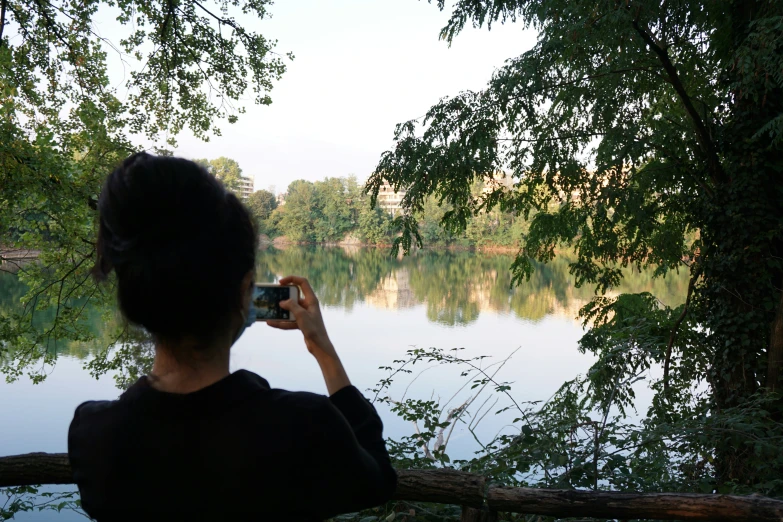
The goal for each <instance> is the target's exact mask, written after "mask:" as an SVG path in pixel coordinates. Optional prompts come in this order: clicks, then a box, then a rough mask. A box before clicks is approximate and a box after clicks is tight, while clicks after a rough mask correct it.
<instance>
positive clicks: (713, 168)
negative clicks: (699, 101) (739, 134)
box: [631, 17, 726, 182]
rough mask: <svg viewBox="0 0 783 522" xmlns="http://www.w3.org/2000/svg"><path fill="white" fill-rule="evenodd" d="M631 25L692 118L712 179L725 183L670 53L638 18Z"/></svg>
mask: <svg viewBox="0 0 783 522" xmlns="http://www.w3.org/2000/svg"><path fill="white" fill-rule="evenodd" d="M631 24H632V25H633V28H634V29H635V30H636V32H637V33H639V36H641V37H642V40H644V42H645V43H646V44H647V45H648V46H649V47H650V49H652V51H653V52H654V53H655V54H656V55H658V58H659V59H660V61H661V64H662V65H663V69H664V70H665V71H666V73H667V74H668V75H669V82H670V83H671V84H672V87H674V90H675V91H676V92H677V95H678V96H679V97H680V101H681V102H682V104H683V106H684V107H685V111H686V112H687V113H688V116H690V118H691V121H693V126H694V127H696V139H697V141H698V142H699V146H700V147H701V149H702V153H703V154H704V156H705V157H706V159H707V165H708V166H709V169H710V177H711V178H712V181H713V182H722V181H725V179H726V173H725V172H724V171H723V166H722V165H721V163H720V160H719V159H718V153H717V151H716V149H715V144H714V143H713V141H712V138H711V137H710V133H709V131H708V130H707V126H706V125H705V124H704V121H703V120H702V119H701V116H699V113H698V111H697V110H696V107H694V105H693V102H692V101H691V98H690V96H689V95H688V92H687V91H686V90H685V86H683V84H682V81H680V76H679V74H678V73H677V67H675V65H674V64H673V63H672V61H671V59H670V58H669V53H668V52H667V51H666V49H664V48H662V47H661V46H660V45H658V44H657V43H656V42H655V39H654V38H653V37H652V35H650V33H648V32H647V31H646V30H644V29H643V28H642V27H641V26H640V25H639V20H638V17H637V19H635V20H633V21H632V22H631Z"/></svg>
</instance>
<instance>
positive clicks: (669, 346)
mask: <svg viewBox="0 0 783 522" xmlns="http://www.w3.org/2000/svg"><path fill="white" fill-rule="evenodd" d="M699 272H700V271H699V268H698V267H697V268H695V269H694V272H693V275H692V276H691V280H690V282H688V295H687V296H686V297H685V306H683V307H682V313H681V314H680V317H678V318H677V320H676V321H675V322H674V326H673V327H672V332H671V334H670V335H669V344H667V345H666V356H665V358H664V360H663V394H664V396H666V397H668V395H669V364H670V363H671V359H672V346H674V340H675V339H676V338H677V330H678V329H679V328H680V324H682V321H683V320H684V319H685V315H686V314H687V313H688V305H689V304H690V302H691V295H692V294H693V286H694V285H695V284H696V280H697V279H698V278H699Z"/></svg>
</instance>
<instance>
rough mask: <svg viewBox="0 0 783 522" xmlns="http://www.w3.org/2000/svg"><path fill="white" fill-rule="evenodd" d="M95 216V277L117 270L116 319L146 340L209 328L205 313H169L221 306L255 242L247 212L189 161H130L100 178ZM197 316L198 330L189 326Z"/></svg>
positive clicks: (251, 258)
mask: <svg viewBox="0 0 783 522" xmlns="http://www.w3.org/2000/svg"><path fill="white" fill-rule="evenodd" d="M98 210H99V212H100V232H99V241H98V244H99V248H98V250H99V257H98V263H96V268H95V273H96V276H97V277H99V278H105V277H106V276H107V275H108V274H109V273H110V272H111V270H112V269H113V270H114V271H116V273H117V277H118V283H119V285H118V288H119V290H118V292H119V300H120V306H121V308H122V310H123V312H124V313H125V315H126V316H127V317H128V319H130V320H131V321H133V322H136V323H139V324H142V325H144V326H145V327H147V329H148V330H150V331H151V332H153V333H160V334H165V335H174V334H178V333H182V332H183V331H186V330H188V329H190V330H192V329H194V328H195V329H199V328H201V326H203V325H208V324H213V323H214V321H212V320H210V318H209V317H202V316H203V314H204V313H205V312H204V310H199V311H197V312H191V313H190V315H187V314H186V315H178V313H179V314H183V313H184V311H180V312H173V311H172V309H173V308H179V309H181V308H182V306H181V303H182V302H190V303H193V302H202V303H204V302H214V303H216V305H217V304H218V303H223V305H224V306H228V302H229V301H231V300H233V299H235V298H236V295H235V292H236V290H235V289H236V288H238V285H239V283H240V281H241V279H242V277H244V274H246V273H247V272H248V271H249V270H252V269H253V266H254V263H255V248H256V236H255V230H254V226H253V222H252V219H251V218H250V215H249V213H248V212H247V210H246V209H245V208H244V207H243V206H242V204H241V203H240V202H239V200H238V199H237V198H236V196H234V194H231V193H229V192H227V191H226V189H225V188H224V187H223V185H222V184H221V183H220V181H218V180H217V178H215V177H214V176H212V175H211V174H209V173H208V172H207V171H206V170H205V169H203V168H202V167H201V166H199V165H197V164H196V163H194V162H192V161H188V160H185V159H182V158H174V157H161V156H151V155H149V154H147V153H144V152H141V153H137V154H134V155H133V156H131V157H129V158H128V159H126V160H125V161H124V162H123V163H122V165H120V167H119V168H117V169H116V170H115V171H114V172H112V173H111V174H110V175H109V177H108V178H107V179H106V182H105V184H104V187H103V190H102V192H101V196H100V199H99V201H98ZM237 278H239V279H238V280H237ZM218 281H220V282H219V283H218ZM195 285H198V287H197V288H196V286H195ZM204 297H207V298H208V299H209V300H208V301H204V300H203V298H204ZM234 304H235V303H234ZM206 309H207V310H208V309H210V308H209V307H206ZM216 315H218V316H219V315H220V313H217V314H216ZM197 317H201V322H202V323H203V324H202V325H199V324H194V320H195V319H194V318H197Z"/></svg>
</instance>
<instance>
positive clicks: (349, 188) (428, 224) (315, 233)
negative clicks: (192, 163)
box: [246, 177, 527, 247]
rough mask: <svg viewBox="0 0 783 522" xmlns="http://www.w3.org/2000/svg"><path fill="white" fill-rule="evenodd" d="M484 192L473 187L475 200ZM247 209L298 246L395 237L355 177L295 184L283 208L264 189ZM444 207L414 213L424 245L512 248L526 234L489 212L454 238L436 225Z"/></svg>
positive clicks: (265, 230)
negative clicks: (350, 239)
mask: <svg viewBox="0 0 783 522" xmlns="http://www.w3.org/2000/svg"><path fill="white" fill-rule="evenodd" d="M482 189H483V186H482V185H481V184H480V183H477V184H476V185H475V187H474V191H475V193H476V194H475V195H476V196H478V195H479V194H480V193H481V191H482ZM246 202H247V204H248V206H249V207H250V209H251V211H252V212H253V214H254V215H255V217H256V220H257V222H258V227H259V232H260V233H262V234H266V235H267V236H269V237H270V238H275V237H280V236H285V237H286V238H287V239H288V240H289V241H292V242H301V243H339V242H343V241H345V240H346V238H353V239H354V241H358V242H360V243H362V244H366V245H387V244H390V243H391V242H392V241H393V239H394V237H395V236H396V235H397V233H398V229H397V227H396V226H395V223H394V220H393V218H392V215H391V214H390V213H389V212H387V211H385V210H383V209H381V208H379V207H378V206H376V207H375V208H371V206H370V196H369V195H367V194H365V193H364V191H363V187H362V186H361V185H360V184H359V183H358V182H357V181H356V178H355V177H347V178H326V179H324V180H322V181H316V182H310V181H305V180H296V181H294V182H292V183H291V184H290V185H289V186H288V191H287V194H286V198H285V204H283V205H278V204H277V202H276V200H275V195H274V194H272V193H271V192H269V191H266V190H259V191H257V192H255V193H253V194H252V195H251V196H250V197H249V198H248V199H247V201H246ZM447 211H448V206H446V205H445V204H444V205H441V204H439V203H438V201H437V199H436V198H434V197H432V198H430V199H428V200H427V202H426V204H425V205H424V209H423V210H422V211H421V212H418V213H416V217H417V219H418V222H419V230H420V232H421V236H422V242H423V244H424V245H425V246H461V247H476V246H478V247H481V246H500V247H513V246H515V245H516V244H517V241H518V240H519V239H520V237H521V236H522V235H523V234H524V233H525V232H526V231H527V222H526V221H525V220H524V219H522V218H521V217H516V216H514V215H512V214H511V213H508V212H501V211H499V210H492V211H490V212H484V213H481V214H478V215H476V216H473V217H472V219H471V220H470V221H469V222H468V224H467V228H466V230H465V232H464V233H460V234H456V235H455V234H452V233H450V232H448V231H446V230H444V229H443V228H442V227H441V226H440V221H441V219H442V218H443V215H444V214H445V213H446V212H447Z"/></svg>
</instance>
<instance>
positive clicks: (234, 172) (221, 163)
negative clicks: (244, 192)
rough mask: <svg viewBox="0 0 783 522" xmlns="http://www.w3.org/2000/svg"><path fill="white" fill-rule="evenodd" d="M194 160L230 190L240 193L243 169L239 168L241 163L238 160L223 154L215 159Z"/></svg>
mask: <svg viewBox="0 0 783 522" xmlns="http://www.w3.org/2000/svg"><path fill="white" fill-rule="evenodd" d="M193 161H195V162H196V163H198V164H199V165H201V166H203V167H204V168H205V169H207V171H209V173H210V174H212V175H213V176H215V177H216V178H218V179H219V180H220V181H222V182H223V185H225V187H226V188H227V189H228V190H230V191H232V192H236V193H239V190H240V188H241V187H242V185H241V178H242V169H241V168H239V163H237V161H236V160H233V159H231V158H226V157H224V156H221V157H219V158H217V159H213V160H207V159H196V160H193Z"/></svg>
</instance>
